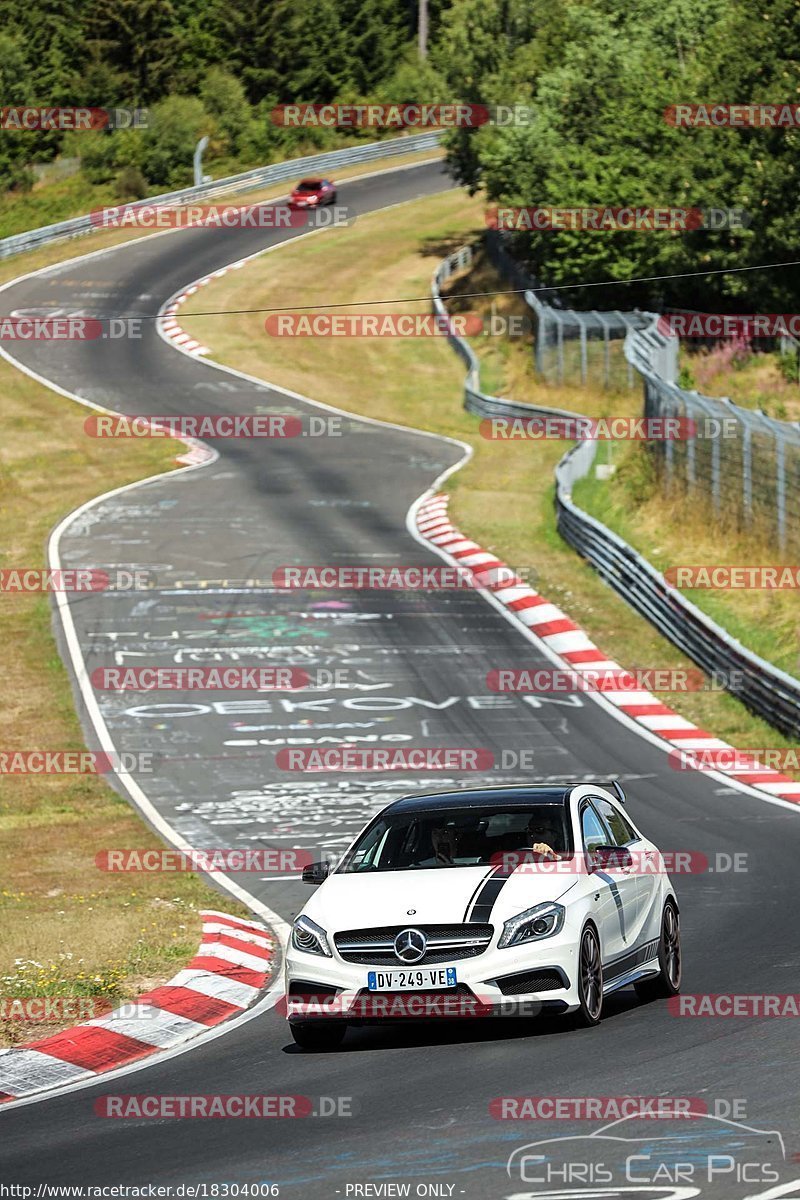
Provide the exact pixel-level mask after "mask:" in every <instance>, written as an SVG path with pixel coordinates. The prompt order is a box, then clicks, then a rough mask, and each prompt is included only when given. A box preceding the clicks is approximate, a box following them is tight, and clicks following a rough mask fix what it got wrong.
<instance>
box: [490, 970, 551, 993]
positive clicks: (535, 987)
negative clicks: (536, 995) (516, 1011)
mask: <svg viewBox="0 0 800 1200" xmlns="http://www.w3.org/2000/svg"><path fill="white" fill-rule="evenodd" d="M494 982H495V983H496V984H497V986H498V987H499V988H500V991H501V992H502V993H503V995H504V996H524V995H526V994H527V993H528V992H558V991H561V989H562V988H565V987H568V986H569V985H568V983H567V977H566V975H564V973H563V971H560V970H559V969H558V967H546V968H544V969H543V970H540V971H525V972H521V973H520V974H519V975H506V977H505V978H504V979H495V981H494Z"/></svg>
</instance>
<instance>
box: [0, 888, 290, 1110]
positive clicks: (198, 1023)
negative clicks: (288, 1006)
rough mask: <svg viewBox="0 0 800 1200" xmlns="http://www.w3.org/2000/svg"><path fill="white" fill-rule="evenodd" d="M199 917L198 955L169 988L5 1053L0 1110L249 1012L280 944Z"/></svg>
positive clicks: (261, 931)
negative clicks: (34, 1094) (201, 932)
mask: <svg viewBox="0 0 800 1200" xmlns="http://www.w3.org/2000/svg"><path fill="white" fill-rule="evenodd" d="M200 915H201V917H202V919H203V936H202V941H201V944H200V947H199V949H198V951H197V954H196V955H195V957H194V958H193V959H192V960H191V962H189V963H187V965H186V967H185V968H184V969H183V970H182V971H179V972H178V974H177V975H176V976H175V977H174V978H173V979H171V980H170V981H169V983H165V984H163V985H162V986H161V987H157V988H155V989H154V991H152V992H146V993H145V994H144V995H142V996H138V997H137V999H136V1000H134V1001H132V1002H131V1003H130V1004H125V1005H123V1006H122V1007H120V1008H119V1009H115V1010H114V1012H111V1013H108V1014H107V1015H106V1016H103V1017H96V1018H95V1019H93V1020H90V1021H85V1022H82V1023H81V1024H79V1025H74V1026H73V1027H72V1028H71V1029H65V1030H64V1031H63V1032H61V1033H56V1034H53V1036H52V1037H47V1038H43V1039H42V1040H41V1041H38V1042H31V1043H28V1044H26V1045H23V1046H12V1047H10V1048H9V1049H7V1050H0V1104H2V1103H4V1102H5V1103H7V1102H8V1101H10V1100H16V1099H18V1098H19V1097H21V1096H28V1095H30V1094H31V1093H32V1092H40V1091H42V1090H44V1089H46V1088H52V1087H58V1086H60V1085H62V1084H66V1083H74V1082H75V1081H76V1080H79V1079H87V1078H89V1077H91V1076H92V1075H99V1074H102V1073H103V1072H104V1071H110V1070H112V1069H113V1068H115V1067H121V1066H124V1065H126V1064H127V1063H131V1062H135V1061H137V1060H138V1059H142V1058H146V1057H147V1056H148V1055H150V1054H155V1053H157V1052H158V1051H159V1050H164V1049H165V1048H167V1047H171V1046H176V1045H178V1044H179V1043H181V1042H186V1041H188V1040H190V1039H191V1038H194V1037H197V1036H198V1035H199V1034H202V1033H207V1032H208V1030H209V1028H211V1027H212V1026H214V1025H219V1024H220V1023H221V1022H222V1021H227V1020H228V1019H229V1018H231V1017H236V1016H239V1015H240V1014H241V1013H243V1012H244V1010H245V1009H247V1008H249V1007H250V1005H251V1004H252V1003H253V1002H254V1001H255V1000H256V999H257V997H258V995H259V993H260V992H261V991H262V989H263V988H264V986H265V984H266V982H267V980H268V978H269V976H270V974H271V972H272V965H273V960H274V958H275V952H276V948H277V940H276V938H275V937H274V935H273V934H272V933H271V932H270V930H268V929H267V928H266V927H265V926H264V925H260V924H258V922H256V921H244V920H242V919H241V918H239V917H231V916H228V915H227V913H222V912H213V911H211V910H206V911H204V912H202V913H201V914H200Z"/></svg>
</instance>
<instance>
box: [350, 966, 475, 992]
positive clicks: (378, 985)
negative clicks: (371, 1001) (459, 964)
mask: <svg viewBox="0 0 800 1200" xmlns="http://www.w3.org/2000/svg"><path fill="white" fill-rule="evenodd" d="M457 982H458V980H457V979H456V969H455V967H425V968H419V969H417V970H400V971H369V972H368V973H367V988H368V989H369V991H371V992H428V991H433V990H435V989H436V988H451V987H455V986H456V984H457Z"/></svg>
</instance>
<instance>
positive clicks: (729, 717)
mask: <svg viewBox="0 0 800 1200" xmlns="http://www.w3.org/2000/svg"><path fill="white" fill-rule="evenodd" d="M481 224H482V214H481V208H480V204H479V203H478V201H477V200H470V199H468V198H467V197H466V196H465V194H464V193H462V192H451V193H445V194H442V195H439V196H433V197H429V198H427V199H425V200H422V201H419V202H413V203H410V204H407V205H403V206H402V207H399V208H396V209H394V210H393V211H392V212H391V213H390V214H380V213H376V214H373V215H371V216H367V217H363V218H361V219H360V220H359V222H358V224H357V225H356V226H355V227H352V228H348V229H337V230H332V231H329V232H325V233H321V234H318V235H315V236H314V237H311V238H306V239H304V240H302V241H299V242H296V243H293V244H292V245H290V246H288V247H285V248H282V249H281V250H280V251H279V252H277V253H274V254H267V255H265V256H264V257H263V258H261V259H258V260H255V261H253V262H251V263H250V264H249V265H248V267H247V268H246V270H245V271H243V272H232V273H230V274H229V275H227V276H225V277H224V278H222V279H220V280H217V281H215V282H214V283H213V284H211V285H210V287H211V289H213V307H215V308H218V309H224V308H238V309H241V308H244V307H248V308H250V307H270V306H283V307H286V306H291V305H292V304H294V303H297V304H304V305H310V304H314V303H315V302H319V303H325V302H326V301H329V300H330V280H335V281H336V296H337V299H339V300H341V301H344V302H345V303H348V302H349V303H350V304H351V306H352V308H351V310H352V311H357V310H358V302H359V301H365V300H374V299H380V298H381V297H382V296H404V295H405V296H424V295H427V293H428V288H429V283H430V277H431V274H432V272H433V269H434V267H435V265H436V263H437V262H438V260H439V259H440V258H441V257H443V256H444V255H445V254H446V253H448V252H449V251H450V250H452V249H454V248H455V247H456V246H458V245H461V244H463V243H464V242H465V241H469V240H472V238H473V237H474V236H475V235H476V234H477V233H478V232H479V231H480V228H481ZM366 265H368V267H367V269H365V266H366ZM481 282H484V283H489V284H490V286H493V287H498V286H499V287H503V286H504V285H503V284H502V283H498V281H497V280H496V279H495V277H494V276H493V275H491V273H490V272H489V271H488V268H487V267H486V266H485V265H484V266H480V265H479V267H478V270H477V272H476V273H475V274H474V275H472V276H471V277H470V279H469V281H468V284H469V290H476V289H475V286H474V285H475V284H476V283H479V284H480V283H481ZM201 303H202V306H203V307H204V308H208V307H210V305H209V293H208V289H203V295H202V298H201V300H198V299H197V298H196V297H195V298H193V299H192V300H191V301H190V302H189V303H188V304H187V305H186V306H185V308H184V309H182V317H181V324H182V325H183V326H184V327H185V328H186V329H187V330H188V331H189V332H191V333H192V335H193V336H194V337H196V338H197V339H198V340H200V341H202V342H203V343H204V344H205V345H207V346H210V347H211V349H212V353H213V354H214V356H215V357H216V358H217V359H219V360H220V361H222V362H225V363H228V364H229V365H231V366H235V367H237V368H238V369H239V370H242V371H245V372H248V373H250V374H253V375H257V376H261V377H263V378H266V379H268V380H270V381H271V382H273V383H277V384H282V385H283V386H285V387H288V388H292V389H294V390H296V391H299V392H301V393H303V394H305V395H309V396H313V397H314V398H315V399H318V400H322V401H326V402H328V403H331V404H334V405H340V406H341V407H343V408H345V409H347V410H349V411H352V412H356V413H362V414H366V415H369V416H372V417H378V418H383V419H386V420H390V421H399V422H402V423H404V424H408V425H411V426H415V427H418V428H421V429H428V430H432V431H434V432H436V433H442V434H449V435H451V436H454V437H458V438H461V439H463V440H465V441H469V442H471V443H472V445H473V446H474V448H475V454H474V457H473V459H472V461H471V462H470V464H469V465H468V466H467V467H465V468H464V469H463V470H461V471H460V472H458V473H457V474H456V475H455V476H453V477H452V478H451V480H450V481H449V485H448V486H449V488H450V490H451V492H452V496H453V500H452V515H453V518H454V520H455V521H456V523H457V524H458V525H459V526H460V527H461V528H462V529H463V530H464V531H465V532H467V533H468V534H469V535H470V536H471V537H474V538H475V539H476V540H477V541H479V542H481V543H482V544H483V545H485V546H486V547H487V548H488V549H489V550H492V551H495V552H496V553H497V554H498V555H500V556H501V557H502V558H504V559H505V561H506V562H508V563H511V564H513V565H514V566H515V567H518V568H519V567H525V568H528V569H529V570H531V569H532V570H533V571H534V572H535V575H536V577H537V579H538V586H539V588H540V589H541V591H542V592H543V593H544V594H545V595H546V596H548V597H549V598H550V599H551V600H553V601H554V602H555V603H557V604H559V605H561V606H562V607H563V608H564V609H565V610H566V611H567V612H568V613H569V614H570V615H571V616H572V617H573V618H574V619H575V620H576V621H577V622H578V623H579V624H580V625H582V626H583V627H584V628H585V629H586V630H587V632H588V633H589V635H590V636H591V637H592V638H593V639H594V640H595V641H596V642H597V644H598V645H599V646H601V647H602V648H603V649H604V650H605V651H606V652H607V653H608V654H609V655H610V656H611V657H613V658H615V659H617V660H618V661H619V662H621V663H622V664H623V665H625V666H627V667H629V668H634V667H664V668H683V669H688V668H689V667H690V666H691V664H690V663H689V661H688V660H687V659H686V658H684V656H683V655H681V654H680V653H678V651H676V650H675V649H674V648H673V647H672V646H671V645H670V643H669V642H667V641H666V640H665V639H664V638H662V637H661V636H660V635H659V634H657V633H656V632H655V630H654V629H653V628H652V627H651V626H650V625H649V624H648V623H647V622H646V621H644V620H643V619H641V618H639V617H637V616H635V615H634V614H633V613H632V610H631V609H630V608H628V606H627V605H626V604H624V602H623V601H622V600H621V599H620V598H619V597H618V596H616V595H615V594H614V593H613V592H611V591H610V589H609V588H607V587H606V586H605V585H604V584H602V583H601V581H600V580H599V579H598V577H597V575H596V574H595V573H594V572H593V571H592V570H591V569H590V568H589V567H587V566H586V565H585V564H584V563H583V562H582V561H581V560H580V559H579V558H578V557H577V556H576V555H575V554H574V553H573V551H571V550H570V549H569V547H567V546H566V545H565V544H564V543H563V542H562V541H561V539H560V537H559V536H558V534H557V533H556V530H555V525H554V518H553V468H554V467H555V464H556V462H557V461H558V459H559V457H560V456H561V454H562V453H563V450H564V445H563V443H559V442H548V443H541V442H537V443H528V442H491V441H486V440H484V439H482V438H481V437H480V435H479V433H478V421H477V420H476V419H475V418H474V417H472V416H470V415H469V414H466V413H465V412H464V411H463V410H462V407H461V399H462V391H461V387H462V380H463V368H462V366H461V364H460V362H459V360H458V359H457V358H456V357H455V355H454V354H453V352H452V350H451V349H450V348H449V347H448V346H447V345H446V343H445V342H444V340H443V339H439V338H429V339H404V338H395V339H389V338H383V339H376V340H372V341H370V340H369V339H366V340H353V339H349V338H338V339H337V338H299V339H291V338H286V339H280V338H275V337H269V336H267V334H266V333H265V332H264V325H263V320H264V318H263V316H260V317H259V316H258V315H256V314H250V315H237V316H235V317H230V318H226V317H202V316H192V315H191V313H192V309H193V308H194V309H195V310H197V309H198V307H199V305H200V304H201ZM511 303H514V302H509V301H500V300H499V301H498V308H499V306H500V305H501V304H504V305H508V304H511ZM385 307H386V309H387V310H391V311H401V310H407V311H419V309H420V308H421V307H424V305H413V306H411V305H406V306H402V305H398V304H392V305H389V306H385ZM345 311H348V310H345ZM369 311H376V310H375V309H370V310H369ZM377 311H381V310H380V308H378V309H377ZM486 340H487V341H489V340H490V339H486ZM495 340H496V343H497V344H496V345H495V344H494V341H495ZM495 340H492V344H491V345H490V346H489V347H488V348H487V347H486V346H484V345H482V346H481V354H482V356H483V357H484V358H485V365H486V372H487V373H486V376H485V378H484V381H483V382H484V386H485V387H487V388H491V389H493V390H495V391H496V392H498V393H501V394H506V395H508V394H513V395H514V396H515V398H519V399H522V400H528V401H534V400H537V401H538V402H540V403H544V404H548V405H552V406H555V407H562V408H567V409H574V410H576V411H579V412H585V413H587V414H590V415H595V416H600V415H610V414H626V413H630V414H636V415H638V414H639V413H640V405H641V400H640V397H639V394H638V392H633V393H626V394H620V395H615V394H613V393H608V392H599V391H596V390H592V389H588V388H587V389H581V388H570V387H561V388H554V387H553V388H551V387H543V386H541V385H539V384H538V383H537V382H536V381H535V380H534V379H533V377H532V372H531V369H530V346H529V345H523V344H516V345H515V344H509V343H506V344H503V343H502V342H501V341H500V339H495ZM665 700H666V702H667V703H670V704H673V705H674V707H675V708H676V709H677V710H678V711H679V712H681V713H682V714H683V715H684V716H686V717H687V718H689V719H691V720H693V721H696V722H697V723H698V724H699V725H700V726H701V727H702V728H704V729H709V730H712V731H713V732H714V733H715V734H717V735H718V736H720V737H723V738H726V739H727V740H729V741H731V742H733V743H734V744H736V745H739V746H742V747H758V746H785V745H788V743H786V741H785V740H784V739H782V738H780V737H779V735H778V734H776V733H775V732H774V730H772V729H771V728H770V727H769V726H768V725H766V724H765V723H764V722H762V721H759V720H758V719H756V718H754V717H751V716H750V714H749V713H747V711H746V710H745V709H744V708H743V706H742V705H741V704H739V703H738V702H737V701H735V700H734V699H733V698H732V697H730V696H728V695H726V694H724V693H720V692H710V691H709V692H694V693H680V694H676V695H668V696H666V697H665Z"/></svg>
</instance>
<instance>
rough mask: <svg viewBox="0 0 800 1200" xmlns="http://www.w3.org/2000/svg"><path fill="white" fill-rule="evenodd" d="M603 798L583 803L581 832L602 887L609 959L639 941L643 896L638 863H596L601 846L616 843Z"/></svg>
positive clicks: (603, 938)
mask: <svg viewBox="0 0 800 1200" xmlns="http://www.w3.org/2000/svg"><path fill="white" fill-rule="evenodd" d="M599 801H600V798H599V797H588V798H587V799H586V800H584V801H583V803H582V804H581V835H582V837H583V847H584V851H585V853H586V861H587V863H588V864H590V869H591V870H592V880H593V881H594V883H595V884H596V885H597V888H598V889H599V891H600V913H601V919H602V925H603V927H602V929H601V930H600V939H601V943H602V949H603V962H604V963H608V962H609V961H611V960H613V959H617V958H621V957H622V956H623V955H625V954H626V953H627V952H628V951H629V950H630V949H631V948H632V946H633V945H634V943H635V939H636V929H637V921H636V918H637V911H638V905H639V897H638V885H637V877H636V872H635V869H634V865H631V866H628V867H626V866H625V865H624V864H623V863H621V862H614V861H612V862H611V863H609V864H608V865H607V866H596V867H594V868H593V867H592V863H593V857H594V854H595V852H596V851H597V850H598V849H599V848H600V847H601V846H614V845H615V844H616V843H615V841H614V836H613V834H612V832H611V830H610V829H609V827H608V825H607V824H606V822H605V821H604V820H603V818H602V817H601V816H600V813H599V811H598V807H597V805H598V804H599Z"/></svg>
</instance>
